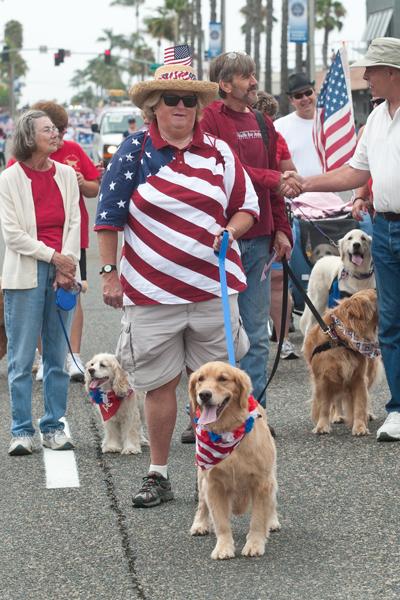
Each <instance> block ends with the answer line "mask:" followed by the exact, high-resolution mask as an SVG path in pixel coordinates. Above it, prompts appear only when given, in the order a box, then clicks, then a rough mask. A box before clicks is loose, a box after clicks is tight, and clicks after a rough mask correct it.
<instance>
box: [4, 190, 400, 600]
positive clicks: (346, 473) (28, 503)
mask: <svg viewBox="0 0 400 600" xmlns="http://www.w3.org/2000/svg"><path fill="white" fill-rule="evenodd" d="M89 202H90V201H89ZM92 204H94V203H93V202H92ZM91 212H92V213H93V210H91ZM88 262H89V265H88V266H89V280H90V289H89V291H88V293H87V294H86V296H85V297H84V298H83V302H84V310H85V329H84V343H83V351H82V354H83V357H84V358H85V359H88V358H90V357H91V355H92V354H94V353H96V352H98V351H113V350H114V349H115V344H116V340H117V337H118V333H119V314H118V312H117V311H114V310H113V309H111V308H108V307H106V306H105V305H103V303H102V299H101V294H100V287H99V284H100V281H99V279H100V278H99V276H98V275H97V271H98V260H97V257H96V243H95V240H94V239H93V240H92V246H91V249H90V251H89V253H88ZM293 340H294V341H295V343H296V345H297V347H299V346H300V343H301V339H300V335H299V334H298V333H295V334H294V335H293ZM186 386H187V382H186V380H185V379H183V380H182V384H181V385H180V388H179V415H178V423H177V427H176V431H175V435H174V439H173V443H172V448H171V460H170V476H171V480H172V484H173V489H174V492H175V496H176V497H175V500H174V501H173V502H170V503H168V504H166V505H163V506H161V507H158V508H153V509H133V508H132V505H131V495H132V492H133V491H134V490H136V489H137V488H138V486H139V485H140V483H141V478H142V476H143V475H144V474H145V473H146V469H147V466H148V462H149V455H148V451H147V450H145V451H144V453H143V454H142V455H141V456H139V457H138V456H116V455H105V456H104V455H102V454H101V451H100V439H101V429H100V426H99V422H98V418H97V414H96V413H95V411H94V409H93V407H92V406H91V404H90V403H89V401H88V400H87V399H86V398H85V394H84V390H83V387H82V385H81V384H71V387H70V394H69V407H68V413H67V419H68V422H69V425H70V428H71V432H72V436H73V438H74V441H75V444H76V450H75V457H76V461H77V467H78V472H79V480H80V487H78V488H69V489H47V488H46V480H45V467H44V461H43V453H42V452H40V453H36V454H35V455H33V456H31V457H13V458H11V457H9V456H8V454H7V448H8V443H9V407H8V394H7V380H6V361H5V359H3V361H1V363H0V392H1V396H0V397H1V401H0V455H1V457H2V459H1V460H0V480H1V495H0V540H1V544H0V565H1V567H0V599H1V600H25V599H27V598H29V599H30V600H43V598H47V599H49V600H62V599H65V598H68V599H69V600H75V599H79V600H92V599H93V600H94V599H96V600H134V599H140V600H187V599H189V600H206V599H207V600H208V598H210V597H211V598H213V599H214V600H225V599H229V600H267V599H268V600H269V599H271V600H331V599H332V600H342V599H343V600H344V599H346V600H347V599H352V600H369V599H371V600H372V599H374V600H376V599H379V600H389V599H392V598H393V599H395V598H396V599H398V598H400V575H399V568H398V565H399V561H400V546H399V516H398V512H399V511H398V492H399V478H398V472H399V468H398V465H399V453H400V444H377V443H376V441H375V435H374V434H375V432H376V429H377V428H378V426H379V425H380V423H381V422H382V420H383V418H384V416H385V411H384V404H385V401H386V400H387V389H386V385H385V384H384V383H383V384H382V385H381V386H379V388H378V389H377V390H376V392H375V393H374V401H373V403H374V409H375V413H376V415H377V420H376V421H374V422H373V423H371V427H370V429H371V435H370V436H368V437H366V438H363V439H355V438H353V437H352V436H351V434H350V432H349V430H348V429H347V428H346V427H345V426H344V425H336V426H335V427H334V430H333V433H332V434H331V435H329V436H322V437H317V436H315V435H313V434H312V433H311V428H312V427H311V421H310V418H309V413H310V407H309V404H308V400H309V395H310V387H309V381H308V376H307V373H306V369H305V365H304V361H303V360H302V359H300V360H297V361H290V362H285V361H283V362H281V364H280V366H279V369H278V373H277V375H276V376H275V379H274V382H273V383H272V385H271V387H270V393H269V403H268V413H269V419H270V422H271V423H272V424H273V425H274V427H275V428H276V431H277V436H278V437H277V451H278V482H279V514H280V520H281V524H282V530H281V531H280V532H279V533H274V534H273V535H272V536H271V538H270V541H269V542H268V544H267V549H266V553H265V555H264V556H263V557H262V558H252V559H249V558H244V557H241V556H240V550H241V548H242V546H243V545H244V543H245V536H246V532H247V527H248V522H249V520H248V518H247V517H241V518H235V519H234V524H233V530H234V538H235V540H236V544H237V553H238V555H237V557H236V558H235V559H233V560H229V561H218V562H216V561H213V560H212V559H211V558H210V553H211V550H212V548H213V546H214V539H213V537H212V536H210V537H205V538H191V537H190V535H189V528H190V525H191V522H192V519H193V515H194V511H195V501H194V484H195V468H194V448H193V446H190V445H189V446H184V445H182V444H181V443H180V441H179V436H180V432H181V431H182V430H183V428H184V427H185V426H186V423H187V417H186V414H185V410H184V405H185V402H186ZM41 406H42V401H41V384H40V383H35V386H34V400H33V410H34V415H35V417H37V418H39V417H40V415H41Z"/></svg>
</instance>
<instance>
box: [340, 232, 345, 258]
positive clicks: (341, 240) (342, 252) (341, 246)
mask: <svg viewBox="0 0 400 600" xmlns="http://www.w3.org/2000/svg"><path fill="white" fill-rule="evenodd" d="M344 241H345V240H344V238H340V240H339V256H340V258H341V260H342V262H343V261H344V258H345V251H344V248H343V246H344Z"/></svg>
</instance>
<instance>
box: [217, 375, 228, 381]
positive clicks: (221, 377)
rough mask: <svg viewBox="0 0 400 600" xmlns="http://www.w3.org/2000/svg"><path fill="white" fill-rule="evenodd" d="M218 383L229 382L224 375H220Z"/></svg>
mask: <svg viewBox="0 0 400 600" xmlns="http://www.w3.org/2000/svg"><path fill="white" fill-rule="evenodd" d="M217 381H221V382H222V383H224V382H225V381H228V379H227V378H226V377H225V376H224V375H220V376H219V377H218V379H217Z"/></svg>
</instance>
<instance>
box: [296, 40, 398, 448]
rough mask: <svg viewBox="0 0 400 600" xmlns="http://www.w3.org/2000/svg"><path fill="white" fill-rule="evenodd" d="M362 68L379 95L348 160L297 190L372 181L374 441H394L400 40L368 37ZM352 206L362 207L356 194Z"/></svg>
mask: <svg viewBox="0 0 400 600" xmlns="http://www.w3.org/2000/svg"><path fill="white" fill-rule="evenodd" d="M352 66H353V67H365V73H364V79H365V80H366V81H368V84H369V88H370V91H371V95H372V96H373V97H379V98H384V99H385V102H384V103H382V104H381V105H380V106H378V107H377V108H375V110H373V111H372V113H371V114H370V116H369V117H368V120H367V123H366V126H365V129H364V133H363V136H362V138H361V140H360V141H359V143H358V145H357V149H356V151H355V154H354V156H353V157H352V158H351V159H350V161H349V164H346V165H344V166H343V167H341V168H340V169H336V170H334V171H331V172H329V173H326V174H324V175H317V176H315V177H308V178H305V179H304V184H303V191H304V192H316V191H335V192H336V191H344V190H349V189H354V188H358V187H360V186H361V185H363V184H365V183H366V182H367V181H368V179H369V177H370V176H371V177H372V180H373V187H372V189H373V196H374V200H373V202H374V209H375V217H374V223H373V238H372V254H373V259H374V267H375V275H376V283H377V291H378V310H379V343H380V346H381V350H382V358H383V364H384V367H385V371H386V377H387V380H388V384H389V389H390V393H391V398H390V400H389V402H388V403H387V404H386V410H387V412H388V416H387V418H386V420H385V422H384V424H383V425H382V426H381V427H380V428H379V429H378V431H377V440H378V441H380V442H383V441H400V316H399V315H400V197H399V190H400V169H399V165H400V39H397V38H390V37H388V38H376V39H374V40H373V41H372V42H371V44H370V46H369V48H368V51H367V53H366V55H365V57H364V58H363V59H361V60H359V61H357V62H356V63H354V64H353V65H352ZM354 210H356V211H357V210H358V211H365V212H366V210H367V205H366V203H365V202H364V201H363V200H362V199H360V198H357V199H356V200H355V203H354Z"/></svg>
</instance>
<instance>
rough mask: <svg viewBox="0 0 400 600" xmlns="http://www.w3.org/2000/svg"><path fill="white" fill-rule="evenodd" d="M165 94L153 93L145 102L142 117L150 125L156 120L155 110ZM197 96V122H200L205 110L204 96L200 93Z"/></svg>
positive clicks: (160, 92) (159, 91) (157, 91)
mask: <svg viewBox="0 0 400 600" xmlns="http://www.w3.org/2000/svg"><path fill="white" fill-rule="evenodd" d="M163 94H164V92H163V91H161V90H156V91H155V92H152V93H151V94H149V95H148V96H147V98H146V100H145V101H144V102H143V105H142V115H143V116H144V117H145V120H146V121H148V123H152V122H153V121H154V120H155V118H156V114H155V112H154V109H155V108H156V106H157V104H158V103H159V102H160V100H161V98H162V95H163ZM196 96H197V106H196V121H200V118H201V113H202V112H203V108H204V106H205V104H204V101H203V95H202V94H200V93H198V94H196Z"/></svg>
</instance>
